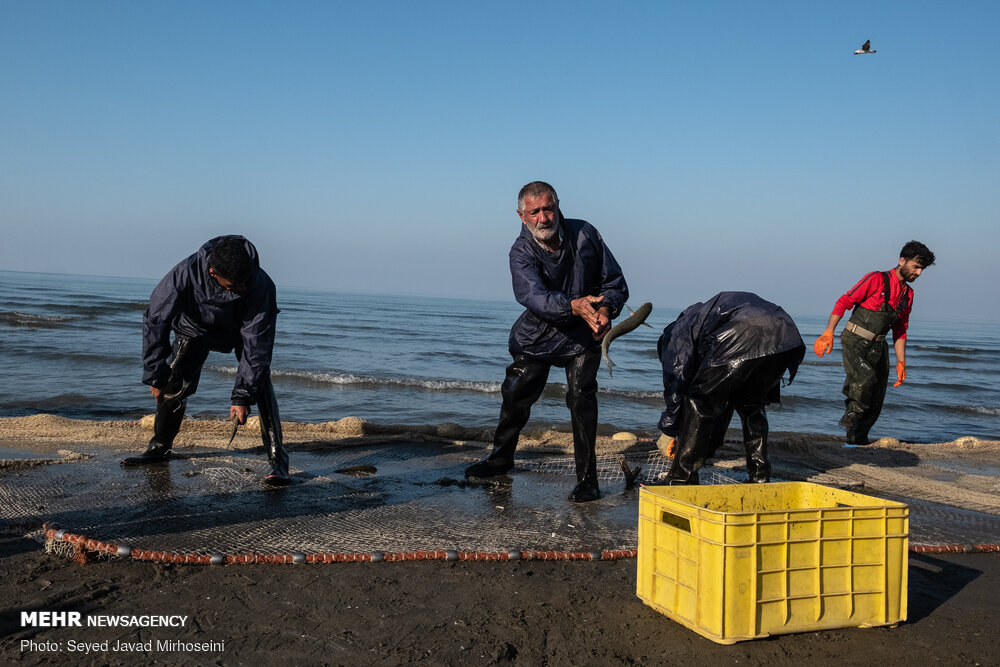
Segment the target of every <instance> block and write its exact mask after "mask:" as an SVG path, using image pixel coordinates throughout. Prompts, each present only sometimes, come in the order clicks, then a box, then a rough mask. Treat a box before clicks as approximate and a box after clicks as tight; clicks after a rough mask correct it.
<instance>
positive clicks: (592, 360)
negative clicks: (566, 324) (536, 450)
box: [566, 351, 601, 503]
mask: <svg viewBox="0 0 1000 667" xmlns="http://www.w3.org/2000/svg"><path fill="white" fill-rule="evenodd" d="M600 366H601V357H600V355H599V354H598V353H597V352H596V351H590V352H584V353H583V354H581V355H579V356H577V357H576V358H574V359H573V360H572V361H571V362H570V363H569V364H568V365H567V366H566V407H568V408H569V414H570V421H571V422H572V425H573V458H574V460H575V463H576V481H577V484H576V487H575V488H574V489H573V492H572V493H570V494H569V500H570V501H572V502H575V503H585V502H588V501H591V500H597V499H598V498H600V497H601V490H600V487H599V486H598V483H597V370H598V369H599V368H600Z"/></svg>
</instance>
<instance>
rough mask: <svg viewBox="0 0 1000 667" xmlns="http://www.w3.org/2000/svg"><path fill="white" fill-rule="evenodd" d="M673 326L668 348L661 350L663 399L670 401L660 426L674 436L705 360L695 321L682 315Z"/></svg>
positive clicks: (661, 418) (666, 401) (661, 417)
mask: <svg viewBox="0 0 1000 667" xmlns="http://www.w3.org/2000/svg"><path fill="white" fill-rule="evenodd" d="M673 327H674V329H673V334H672V335H671V336H670V337H669V339H668V340H667V345H666V348H662V349H659V350H658V351H659V353H660V361H661V363H662V365H663V401H664V403H665V404H666V408H665V409H664V410H663V414H662V415H660V423H659V428H660V430H661V431H662V432H663V433H664V434H666V435H668V436H671V437H673V436H676V435H677V429H678V427H679V424H678V420H679V417H680V411H681V404H682V402H683V401H684V397H685V395H686V394H687V390H688V387H689V386H690V384H691V380H692V379H693V378H694V376H695V374H696V373H697V372H698V367H699V365H700V363H701V359H700V358H699V356H698V344H697V340H696V333H695V331H694V329H693V327H692V322H691V320H690V319H685V318H684V316H683V315H681V318H680V319H678V320H677V322H676V323H675V324H674V325H673ZM661 342H662V341H661ZM658 347H659V346H658Z"/></svg>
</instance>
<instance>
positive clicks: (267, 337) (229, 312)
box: [122, 236, 289, 484]
mask: <svg viewBox="0 0 1000 667" xmlns="http://www.w3.org/2000/svg"><path fill="white" fill-rule="evenodd" d="M277 315H278V307H277V302H276V297H275V288H274V283H273V282H272V281H271V278H270V277H269V276H268V275H267V273H265V272H264V270H263V269H261V268H260V261H259V259H258V256H257V249H256V248H254V246H253V244H252V243H250V241H248V240H247V239H245V238H243V237H242V236H219V237H217V238H214V239H212V240H210V241H208V242H207V243H205V245H203V246H202V247H201V249H199V250H198V252H196V253H194V254H193V255H191V256H190V257H188V258H187V259H185V260H184V261H182V262H181V263H180V264H178V265H177V266H175V267H174V268H173V269H172V270H171V271H170V273H168V274H167V275H166V276H165V277H164V278H163V280H161V281H160V283H159V284H158V285H157V286H156V288H155V289H154V290H153V294H152V296H150V299H149V308H148V309H147V310H146V312H145V314H144V315H143V318H142V364H143V375H142V381H143V383H144V384H148V385H149V386H150V392H151V393H152V394H153V398H154V399H156V419H155V423H154V426H153V437H152V439H151V440H150V442H149V448H148V449H147V450H146V451H145V453H143V454H142V455H141V456H137V457H133V458H130V459H126V460H125V461H123V462H122V464H123V465H124V466H126V467H128V466H129V465H141V464H145V463H156V462H159V461H163V460H165V459H166V458H167V457H168V456H169V454H170V449H171V447H172V445H173V441H174V438H175V437H176V436H177V433H178V431H179V430H180V426H181V420H182V419H183V417H184V409H185V406H186V405H187V397H188V396H190V395H192V394H194V393H195V391H196V390H197V388H198V380H199V378H200V376H201V369H202V366H203V365H204V363H205V359H206V358H207V357H208V353H209V352H210V351H213V350H214V351H217V352H224V353H229V352H233V351H235V352H236V358H237V360H238V362H239V366H238V368H237V371H236V382H235V384H234V387H233V393H232V400H231V406H230V408H229V418H230V420H232V421H236V422H238V423H240V424H243V423H245V422H246V419H247V416H249V414H250V406H251V405H254V404H256V405H257V408H258V411H259V412H260V430H261V439H262V440H263V443H264V449H265V451H267V454H268V458H269V459H270V462H271V471H270V474H269V475H268V476H267V478H266V480H265V481H267V482H268V483H271V484H283V483H287V482H288V479H289V477H288V454H287V452H286V451H285V449H284V446H283V444H282V439H281V421H280V417H279V415H278V403H277V400H276V398H275V395H274V388H273V386H272V385H271V352H272V349H273V347H274V327H275V321H276V319H277ZM171 331H173V332H174V341H173V345H171V342H170V332H171Z"/></svg>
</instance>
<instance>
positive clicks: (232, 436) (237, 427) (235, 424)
mask: <svg viewBox="0 0 1000 667" xmlns="http://www.w3.org/2000/svg"><path fill="white" fill-rule="evenodd" d="M238 430H240V420H239V419H236V417H233V431H232V433H230V434H229V442H227V443H226V449H229V447H230V446H231V445H232V444H233V440H235V439H236V431H238Z"/></svg>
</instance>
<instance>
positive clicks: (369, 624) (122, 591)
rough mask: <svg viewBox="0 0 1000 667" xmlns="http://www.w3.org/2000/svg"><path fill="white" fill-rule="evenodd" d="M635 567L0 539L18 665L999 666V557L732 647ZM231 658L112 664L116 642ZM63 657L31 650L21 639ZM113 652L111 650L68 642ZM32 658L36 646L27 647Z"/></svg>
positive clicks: (914, 565) (942, 566) (969, 560)
mask: <svg viewBox="0 0 1000 667" xmlns="http://www.w3.org/2000/svg"><path fill="white" fill-rule="evenodd" d="M635 568H636V561H635V560H634V559H630V560H622V561H608V562H596V563H591V562H570V563H567V562H551V561H530V562H519V563H463V562H457V563H456V562H444V561H433V562H414V563H378V564H372V563H364V564H335V565H270V566H268V565H261V566H258V565H249V566H248V565H231V566H219V567H211V566H207V567H206V566H190V565H188V566H183V565H169V564H155V563H125V564H120V563H108V562H95V563H88V564H87V565H83V566H81V565H77V564H76V563H74V562H72V561H69V560H66V559H64V558H62V557H58V556H52V555H46V554H45V553H44V552H43V551H41V550H40V547H39V545H38V544H37V543H36V542H33V541H31V540H26V539H23V538H17V537H7V538H3V539H2V540H0V577H2V581H3V603H2V607H3V613H2V618H0V634H2V636H3V640H2V649H0V658H2V659H3V660H4V661H6V662H8V663H10V664H15V663H23V664H113V665H118V664H136V663H146V664H207V665H213V664H222V665H235V664H254V663H256V664H267V665H272V664H275V665H282V664H299V665H309V664H335V665H369V664H376V665H383V664H384V665H401V664H407V663H414V662H415V663H424V664H442V665H452V664H468V665H490V664H497V663H507V662H509V663H512V664H522V665H632V664H644V665H656V664H684V663H687V664H740V665H763V664H767V665H793V664H797V665H807V664H833V663H836V664H839V665H873V664H882V665H903V664H907V665H912V664H940V665H995V664H998V661H1000V639H998V632H997V630H998V628H1000V606H998V605H997V594H998V592H1000V555H998V554H949V555H934V556H930V555H924V554H911V555H910V584H909V596H910V598H909V619H908V620H907V621H906V622H905V623H903V624H901V625H899V626H898V627H895V628H867V629H857V628H856V629H843V630H828V631H821V632H807V633H801V634H793V635H781V636H774V637H770V638H765V639H758V640H755V641H749V642H740V643H737V644H734V645H731V646H723V645H719V644H715V643H714V642H711V641H709V640H708V639H704V638H702V637H701V636H699V635H697V634H695V633H694V632H692V631H690V630H688V629H686V628H684V627H682V626H680V625H678V624H676V623H674V622H672V621H671V620H669V619H668V618H666V617H665V616H662V615H661V614H659V613H657V612H656V611H654V610H653V609H651V608H649V607H647V606H646V605H644V604H643V603H642V602H641V601H640V600H639V599H638V598H637V597H636V596H635V576H636V569H635ZM31 610H50V611H58V610H76V611H80V612H82V613H83V614H84V615H87V614H126V615H132V614H136V615H144V614H180V615H187V616H189V617H190V618H189V620H188V623H187V626H186V627H184V628H178V629H173V628H147V629H134V628H130V629H124V628H86V627H85V628H22V627H20V618H19V612H21V611H31ZM151 639H152V640H153V641H154V643H155V641H156V640H168V639H178V640H182V641H186V642H224V643H225V648H224V650H215V651H182V652H158V651H155V650H154V651H152V652H149V653H144V652H139V653H136V652H114V651H112V650H110V649H111V648H113V646H114V645H115V643H116V642H117V641H122V642H138V641H141V642H145V641H149V640H151ZM25 640H31V641H34V642H36V643H43V642H54V643H56V644H59V645H60V646H61V650H57V651H44V650H30V649H28V650H25V649H23V648H22V642H23V641H25ZM71 640H72V641H76V642H104V641H107V642H109V645H108V648H109V650H108V651H107V652H105V651H103V650H101V649H98V653H97V654H92V655H90V656H87V655H86V654H83V653H81V652H75V653H70V652H67V651H66V648H67V642H69V641H71ZM25 646H27V645H25Z"/></svg>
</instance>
